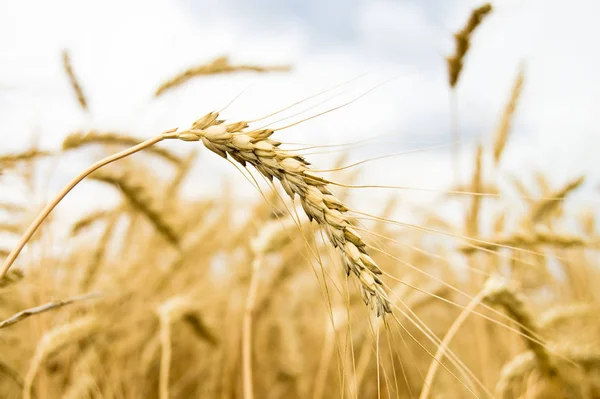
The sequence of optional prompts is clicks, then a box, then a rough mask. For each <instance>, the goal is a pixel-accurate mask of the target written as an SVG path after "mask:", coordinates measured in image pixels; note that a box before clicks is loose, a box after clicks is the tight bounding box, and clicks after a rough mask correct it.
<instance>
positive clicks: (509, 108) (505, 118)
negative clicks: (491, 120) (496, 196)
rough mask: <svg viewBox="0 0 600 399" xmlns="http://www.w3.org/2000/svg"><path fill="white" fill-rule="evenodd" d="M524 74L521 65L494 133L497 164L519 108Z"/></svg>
mask: <svg viewBox="0 0 600 399" xmlns="http://www.w3.org/2000/svg"><path fill="white" fill-rule="evenodd" d="M524 75H525V74H524V71H523V66H521V67H520V69H519V74H518V75H517V78H516V79H515V82H514V84H513V88H512V91H511V94H510V99H509V100H508V103H507V104H506V107H505V108H504V112H503V113H502V118H501V119H500V124H499V125H498V128H497V129H496V133H495V135H494V163H495V164H496V165H498V163H499V162H500V158H501V157H502V153H503V152H504V147H506V143H507V141H508V135H509V133H510V127H511V122H512V119H513V115H514V113H515V109H516V108H517V102H518V101H519V97H520V95H521V90H522V88H523V81H524V79H525V76H524Z"/></svg>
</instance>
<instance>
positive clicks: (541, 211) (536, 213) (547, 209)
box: [530, 176, 585, 222]
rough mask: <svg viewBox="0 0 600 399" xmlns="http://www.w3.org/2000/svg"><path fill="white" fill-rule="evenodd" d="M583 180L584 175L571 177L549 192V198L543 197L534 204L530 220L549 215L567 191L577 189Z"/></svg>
mask: <svg viewBox="0 0 600 399" xmlns="http://www.w3.org/2000/svg"><path fill="white" fill-rule="evenodd" d="M584 181H585V176H580V177H578V178H576V179H573V180H571V181H569V182H567V184H565V186H564V187H563V188H561V189H560V190H558V191H557V192H555V193H553V194H551V195H550V197H549V198H546V199H543V200H541V201H539V202H537V203H536V204H534V205H533V207H532V209H531V216H530V218H531V221H533V222H539V221H540V220H542V219H543V218H544V217H545V216H547V215H549V214H550V213H551V212H552V211H553V210H555V209H556V208H557V207H558V206H559V205H560V204H561V203H562V201H563V200H564V199H565V197H566V196H567V195H568V194H569V193H571V192H573V191H575V190H577V189H578V188H579V187H580V186H581V185H582V184H583V182H584Z"/></svg>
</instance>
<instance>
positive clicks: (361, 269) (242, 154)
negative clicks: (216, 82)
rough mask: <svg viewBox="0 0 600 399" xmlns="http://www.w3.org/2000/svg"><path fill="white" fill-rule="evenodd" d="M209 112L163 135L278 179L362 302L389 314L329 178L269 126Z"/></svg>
mask: <svg viewBox="0 0 600 399" xmlns="http://www.w3.org/2000/svg"><path fill="white" fill-rule="evenodd" d="M218 117H219V114H218V113H217V112H212V113H209V114H207V115H205V116H204V117H202V118H200V119H199V120H197V121H196V122H195V123H194V124H193V125H192V127H191V128H190V129H189V130H185V131H181V132H173V133H170V134H167V135H166V136H167V138H173V139H180V140H183V141H202V143H203V144H204V146H205V147H206V148H208V149H209V150H211V151H212V152H214V153H216V154H217V155H219V156H221V157H223V158H226V159H227V157H228V156H229V157H231V158H232V159H234V160H235V161H237V162H238V163H240V164H241V165H242V166H246V165H247V164H250V165H252V166H253V167H254V168H256V170H258V171H259V172H260V173H261V174H262V175H263V176H265V177H266V178H267V179H269V180H273V179H276V180H279V182H280V183H281V186H282V187H283V189H284V190H285V192H286V193H287V194H288V195H289V196H290V198H291V199H292V200H294V198H295V197H296V196H298V197H299V198H300V203H301V205H302V208H303V209H304V212H305V213H306V215H307V216H308V218H309V220H311V221H313V220H314V221H316V222H317V223H318V224H319V225H320V226H321V227H322V228H323V229H324V230H325V233H326V235H327V237H328V238H329V241H330V242H331V244H332V245H333V246H334V247H335V248H336V249H337V250H338V251H339V254H340V256H341V259H342V263H343V265H344V267H345V269H346V273H347V274H348V275H350V273H354V274H355V275H356V277H357V278H358V279H359V282H360V287H361V292H362V296H363V299H364V301H365V303H366V304H367V305H369V306H371V308H373V307H374V308H375V310H376V313H377V315H378V316H382V315H384V314H386V313H391V311H392V307H391V304H390V302H389V300H388V299H387V296H386V293H385V290H384V288H383V282H382V281H381V280H380V279H379V277H378V275H379V274H381V273H382V272H381V270H380V269H379V267H378V266H377V264H376V263H375V261H374V260H373V259H372V258H371V257H370V256H369V254H368V253H367V249H366V248H367V245H366V244H365V242H364V241H363V240H362V238H361V236H360V235H359V234H358V232H357V231H356V230H355V229H354V228H353V227H352V224H351V222H350V220H349V218H348V216H347V215H346V212H347V211H348V208H347V207H346V206H345V205H344V204H343V203H342V202H341V201H340V200H339V199H337V198H336V197H335V196H334V195H333V194H332V193H331V191H329V188H328V186H329V183H330V182H329V181H328V180H326V179H323V178H321V177H319V176H317V175H315V174H314V173H312V172H311V170H310V168H309V165H310V164H309V163H308V162H307V161H306V160H305V159H304V158H303V157H302V156H301V155H299V154H297V153H295V152H293V151H285V150H282V149H280V148H279V146H280V144H281V143H280V142H278V141H275V140H272V139H270V137H271V135H272V134H273V133H274V130H271V129H259V130H250V129H248V130H246V129H247V128H248V124H247V123H245V122H236V123H231V124H226V123H224V122H223V121H221V120H218Z"/></svg>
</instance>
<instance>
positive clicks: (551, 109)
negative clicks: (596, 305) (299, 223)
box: [0, 0, 600, 205]
mask: <svg viewBox="0 0 600 399" xmlns="http://www.w3.org/2000/svg"><path fill="white" fill-rule="evenodd" d="M479 4H481V3H480V2H475V1H469V0H431V1H420V0H330V1H323V0H292V1H283V0H254V1H247V0H210V1H192V0H178V1H167V0H145V1H121V0H119V1H117V0H104V1H81V0H77V1H76V0H73V1H65V0H55V1H43V0H39V1H28V0H22V1H8V0H2V1H1V2H0V150H2V152H4V151H12V150H15V149H22V148H25V146H26V145H27V143H28V142H29V137H31V135H32V134H33V133H40V134H41V137H42V145H43V146H44V147H45V148H49V149H58V148H59V146H60V143H61V140H62V138H64V137H65V135H66V134H67V133H69V132H72V131H74V130H78V129H91V128H94V129H107V130H108V129H110V130H116V131H123V132H128V133H131V134H135V135H137V136H139V137H149V136H150V135H154V134H156V133H158V132H160V131H162V130H164V129H166V128H170V127H176V126H181V127H185V126H187V125H189V123H190V122H191V121H193V120H194V119H195V118H197V117H199V116H201V115H203V114H205V113H206V112H209V111H212V110H215V109H219V108H221V107H223V106H224V105H225V104H227V103H228V102H229V101H230V100H231V99H232V98H233V97H235V96H236V95H237V94H239V93H240V92H241V91H242V90H245V91H244V93H243V94H242V96H241V97H240V98H239V99H238V100H237V101H236V102H235V103H234V104H233V105H232V106H231V107H230V108H228V110H227V111H226V114H225V116H226V117H227V118H228V119H231V120H240V119H251V118H256V117H258V116H260V115H263V114H266V113H269V112H272V111H274V110H276V109H278V108H281V107H283V106H285V105H287V104H289V103H291V102H294V101H296V100H298V99H301V98H303V97H306V96H309V95H312V94H315V93H317V92H319V91H320V90H322V89H324V88H326V87H330V86H333V85H335V84H339V83H342V82H344V81H347V80H349V79H352V78H354V77H357V76H359V75H361V74H363V73H367V72H368V74H367V75H366V76H365V77H363V78H361V79H359V80H358V81H356V82H354V83H352V84H348V85H344V86H343V87H342V88H340V90H338V92H340V93H341V91H343V93H341V94H340V95H339V96H338V97H335V98H333V99H332V100H331V101H329V102H327V103H325V104H323V105H322V106H321V107H318V108H315V109H313V110H311V111H310V112H308V113H307V114H305V115H303V116H309V115H311V114H314V113H315V112H318V111H320V110H325V109H327V108H329V107H332V106H335V105H337V104H341V103H343V102H344V101H347V100H348V99H351V98H354V97H356V96H358V95H360V94H362V93H364V92H365V91H367V90H369V89H371V88H373V87H374V86H375V85H377V84H380V83H383V85H382V86H380V87H378V88H377V89H376V90H374V91H373V92H370V93H369V94H368V95H366V96H365V97H363V98H361V99H360V100H358V101H357V102H355V103H353V104H352V105H349V106H347V107H345V108H343V109H341V110H339V111H336V112H333V113H330V114H328V115H326V116H322V117H319V118H316V119H314V120H311V121H309V122H306V123H304V124H301V125H299V126H297V127H295V128H292V129H289V130H285V131H282V132H281V133H280V134H278V137H279V138H280V139H282V141H294V142H304V143H315V144H330V143H343V142H349V141H353V140H358V139H361V138H367V137H373V136H377V135H382V134H385V135H386V136H384V137H383V138H380V139H378V140H375V141H374V142H373V143H370V144H369V145H365V146H362V147H361V148H360V149H359V150H358V151H357V150H355V151H354V152H353V159H365V158H367V157H374V156H379V155H385V154H389V153H393V152H397V151H405V150H413V149H419V148H420V149H424V148H430V147H433V146H438V148H436V149H432V150H428V151H423V152H419V153H417V154H413V155H408V156H402V157H399V158H393V159H391V160H385V161H377V162H373V163H372V165H371V167H370V168H368V169H367V170H366V171H365V173H366V176H364V175H363V181H365V182H368V183H371V184H375V183H380V184H401V185H410V186H414V187H435V188H441V187H448V185H449V184H450V181H451V167H450V156H449V143H450V115H449V100H448V99H449V93H448V88H447V83H446V82H447V77H446V67H445V62H444V58H443V57H444V56H445V55H447V54H450V53H451V52H452V51H453V42H452V36H451V34H452V32H453V31H456V30H457V29H458V28H460V27H461V26H462V25H463V24H464V22H465V20H466V18H467V16H468V14H469V12H470V10H471V9H472V8H473V7H474V6H476V5H479ZM493 4H494V7H495V11H494V12H493V14H492V15H491V16H490V17H489V19H487V20H486V21H485V22H484V23H483V25H482V26H481V27H480V29H479V30H478V31H477V32H476V35H475V38H474V40H473V43H472V48H471V50H470V53H469V54H468V57H467V60H466V66H465V69H464V72H463V76H462V78H461V81H460V83H459V87H458V101H459V107H460V110H459V116H460V130H461V134H462V138H463V140H462V142H461V148H462V149H463V151H462V157H461V158H462V160H463V163H464V164H465V166H464V168H463V171H464V173H465V175H467V174H468V168H469V167H468V165H469V164H470V162H471V158H472V154H473V147H474V145H475V144H476V143H478V142H484V143H489V142H490V140H491V135H492V133H493V130H494V128H495V126H496V124H497V121H498V119H499V116H500V114H501V112H502V108H503V106H504V104H505V103H506V101H507V98H508V96H509V93H510V88H511V85H512V81H513V79H514V77H515V76H516V74H517V70H518V66H519V64H520V63H521V62H524V63H525V66H526V80H525V88H524V91H523V95H522V99H521V101H520V103H519V109H518V111H517V115H516V118H515V121H514V130H513V137H512V138H511V141H510V144H509V146H508V148H507V153H506V158H505V159H504V161H503V162H504V163H503V170H504V172H505V173H506V175H508V174H509V173H523V172H524V171H527V170H531V171H534V170H541V169H543V170H545V171H547V172H548V173H550V174H551V177H552V180H553V181H555V182H556V184H557V185H559V184H561V183H562V182H564V181H565V180H566V179H569V178H572V177H574V176H576V175H577V174H579V173H582V172H587V173H589V174H590V177H591V186H594V185H597V184H598V183H597V179H596V178H597V177H598V176H599V175H600V173H598V171H599V167H598V162H597V157H596V155H597V153H598V149H599V148H600V147H599V144H600V140H599V139H598V137H599V135H600V131H599V130H600V123H598V119H599V118H598V110H599V106H600V78H599V77H598V71H600V52H599V50H598V43H597V40H598V38H599V37H600V24H598V22H597V19H598V17H599V16H600V2H598V1H597V0H573V1H568V2H567V1H564V0H522V1H519V0H504V1H502V0H500V1H496V2H493ZM62 49H68V50H69V51H70V53H71V57H72V62H73V66H74V69H75V72H76V74H77V75H78V77H79V78H80V81H81V83H82V86H83V88H84V91H85V93H86V95H87V97H88V99H89V105H90V111H89V112H87V113H86V112H82V111H81V110H80V109H79V107H78V104H77V102H76V101H75V97H74V95H73V93H72V91H71V88H70V86H69V84H68V81H67V79H66V77H65V75H64V73H63V70H62V64H61V51H62ZM219 55H229V56H230V57H231V58H232V60H233V61H234V62H240V63H260V64H291V65H293V66H294V71H293V72H291V73H286V74H273V75H268V76H267V75H263V76H258V75H253V74H241V75H236V76H224V77H216V78H207V79H197V80H194V81H193V82H190V83H189V84H187V85H185V86H184V87H181V88H179V89H176V90H173V91H171V92H168V93H167V94H165V95H164V96H163V97H162V98H160V99H158V100H153V99H152V93H153V91H154V90H155V89H156V87H157V86H158V84H160V82H161V81H162V80H164V79H166V78H168V77H170V76H172V75H173V74H174V73H177V72H179V71H181V70H183V69H185V68H186V67H189V66H191V65H194V64H199V63H203V62H206V61H208V60H211V59H212V58H214V57H216V56H219ZM302 109H303V108H298V109H297V111H296V112H298V111H300V110H302ZM301 117H302V116H298V117H296V118H293V119H291V120H290V121H294V120H298V119H299V118H301ZM166 145H168V146H171V147H172V148H174V149H175V150H177V151H185V150H186V149H188V148H189V145H190V144H186V145H182V143H167V144H166ZM439 146H441V147H439ZM88 155H89V154H88ZM91 160H92V159H91V158H90V157H89V156H87V157H83V158H82V157H77V156H70V157H69V158H67V159H66V160H63V161H62V162H61V164H60V165H59V166H58V167H57V169H56V170H54V171H53V173H52V175H51V176H49V179H50V180H49V181H50V183H49V187H50V188H49V190H50V191H56V190H57V189H58V188H59V187H60V186H61V185H63V184H64V183H65V182H66V181H67V179H68V178H69V177H70V176H72V175H73V173H74V172H73V171H74V169H77V168H78V167H83V166H85V165H86V164H87V163H89V162H90V161H91ZM315 162H316V164H317V165H319V166H320V164H323V165H325V164H326V163H327V158H326V157H322V156H320V157H316V158H315ZM201 165H202V171H200V172H198V173H199V175H198V176H199V177H198V186H197V187H198V190H199V191H200V190H204V189H210V187H215V186H219V185H220V184H221V183H222V181H223V177H224V176H229V175H231V174H233V172H234V171H232V170H230V169H231V168H230V165H229V164H227V163H223V162H222V160H221V159H218V157H213V156H212V154H208V153H207V154H203V156H202V159H201ZM209 172H210V173H209ZM594 179H596V180H594ZM373 195H376V194H373ZM75 198H79V201H84V202H85V201H86V198H88V197H85V196H83V194H79V196H78V195H75ZM585 199H586V200H589V201H593V199H592V197H591V194H590V195H589V196H588V197H586V198H585ZM595 204H596V205H600V204H598V202H595Z"/></svg>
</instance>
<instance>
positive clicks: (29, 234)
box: [0, 131, 170, 280]
mask: <svg viewBox="0 0 600 399" xmlns="http://www.w3.org/2000/svg"><path fill="white" fill-rule="evenodd" d="M169 132H170V131H169ZM169 132H166V133H164V134H161V135H160V136H156V137H154V138H151V139H148V140H146V141H143V142H141V143H140V144H138V145H135V146H133V147H131V148H128V149H126V150H123V151H121V152H119V153H116V154H114V155H111V156H109V157H106V158H104V159H102V160H100V161H98V162H96V163H95V164H93V165H92V166H90V167H88V168H87V169H86V170H84V171H83V172H81V173H80V174H79V175H78V176H77V177H75V178H74V179H73V180H72V181H71V182H70V183H69V184H67V186H66V187H65V188H63V189H62V190H61V191H60V192H59V193H58V194H57V195H56V197H54V199H53V200H52V201H51V202H50V203H49V204H48V205H46V207H45V208H44V209H43V210H42V212H40V214H39V215H38V217H37V218H36V219H35V220H34V221H33V222H32V223H31V225H30V226H29V227H28V228H27V231H26V232H25V233H24V234H23V236H22V237H21V239H20V240H19V243H18V244H17V246H16V248H15V249H13V250H12V252H11V253H10V255H8V257H7V258H6V260H5V261H4V266H3V268H2V273H0V280H1V279H2V278H4V276H5V275H6V273H7V272H8V269H10V267H11V266H12V264H13V263H14V262H15V260H16V259H17V257H18V256H19V254H20V253H21V251H22V250H23V248H24V247H25V244H27V242H28V241H29V239H30V238H31V237H32V236H33V234H34V233H35V232H36V230H37V229H38V228H39V227H40V225H41V224H42V222H43V221H44V220H45V219H46V218H47V217H48V215H49V214H50V212H52V210H53V209H54V208H55V207H56V205H58V204H59V203H60V201H62V200H63V198H64V197H65V196H66V195H67V194H68V193H69V192H70V191H71V190H72V189H73V188H74V187H75V186H76V185H77V184H79V183H80V182H81V181H82V180H83V179H85V178H86V177H87V176H89V175H90V174H92V173H93V172H95V171H96V170H97V169H100V168H101V167H103V166H105V165H108V164H109V163H111V162H114V161H118V160H119V159H121V158H125V157H127V156H129V155H131V154H134V153H136V152H138V151H141V150H143V149H144V148H148V147H150V146H152V145H154V144H156V143H158V142H160V141H162V140H163V139H165V138H168V136H167V133H169Z"/></svg>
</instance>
